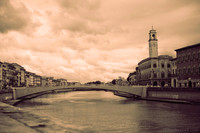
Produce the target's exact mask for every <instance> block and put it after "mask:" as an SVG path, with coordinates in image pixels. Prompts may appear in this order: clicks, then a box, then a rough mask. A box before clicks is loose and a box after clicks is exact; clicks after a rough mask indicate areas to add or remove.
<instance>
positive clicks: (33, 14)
mask: <svg viewBox="0 0 200 133" xmlns="http://www.w3.org/2000/svg"><path fill="white" fill-rule="evenodd" d="M152 25H153V26H154V29H155V30H156V31H157V36H158V52H159V55H171V56H173V57H176V53H175V51H174V50H175V49H178V48H181V47H184V46H188V45H192V44H196V43H199V42H200V1H199V0H0V61H1V62H10V63H18V64H20V65H22V66H23V67H24V68H25V69H26V70H27V71H31V72H34V73H36V74H38V75H41V76H53V77H55V78H66V79H67V80H68V81H78V82H82V83H85V82H89V81H97V80H100V81H103V82H108V81H111V80H112V79H116V78H118V77H119V76H121V77H124V78H127V76H128V74H129V73H131V72H133V71H134V70H135V67H136V66H137V64H138V62H139V61H141V60H142V59H144V58H147V57H148V56H149V50H148V37H149V30H150V29H151V27H152Z"/></svg>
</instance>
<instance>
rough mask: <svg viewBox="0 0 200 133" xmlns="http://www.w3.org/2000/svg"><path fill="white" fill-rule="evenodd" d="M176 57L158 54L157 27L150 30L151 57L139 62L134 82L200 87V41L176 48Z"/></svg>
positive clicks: (138, 83) (175, 86) (174, 86)
mask: <svg viewBox="0 0 200 133" xmlns="http://www.w3.org/2000/svg"><path fill="white" fill-rule="evenodd" d="M175 51H176V58H173V57H172V56H169V55H159V56H158V39H157V32H156V30H155V29H153V28H152V29H151V30H150V32H149V57H148V58H146V59H143V60H142V61H140V62H139V63H138V66H137V67H136V71H135V72H133V73H132V75H131V77H130V78H131V82H132V84H137V85H149V86H160V87H173V88H188V87H189V88H191V87H200V43H198V44H193V45H190V46H187V47H183V48H179V49H176V50H175Z"/></svg>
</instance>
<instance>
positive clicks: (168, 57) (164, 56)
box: [138, 55, 173, 65]
mask: <svg viewBox="0 0 200 133" xmlns="http://www.w3.org/2000/svg"><path fill="white" fill-rule="evenodd" d="M151 59H173V57H172V56H169V55H159V56H158V57H153V58H150V57H148V58H146V59H143V60H141V61H140V62H139V63H138V65H140V64H141V63H144V62H146V61H148V60H151Z"/></svg>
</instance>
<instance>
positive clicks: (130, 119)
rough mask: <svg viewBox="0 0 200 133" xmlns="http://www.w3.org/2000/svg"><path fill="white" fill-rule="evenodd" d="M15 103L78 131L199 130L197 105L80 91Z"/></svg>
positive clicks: (143, 132)
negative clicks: (129, 98) (131, 98)
mask: <svg viewBox="0 0 200 133" xmlns="http://www.w3.org/2000/svg"><path fill="white" fill-rule="evenodd" d="M18 106H19V107H21V108H25V109H26V110H29V111H30V112H32V113H35V114H37V115H40V116H45V117H48V118H49V119H52V120H54V121H55V122H57V124H60V125H62V126H65V127H66V128H70V129H78V130H79V132H81V133H82V132H84V133H93V132H94V133H200V106H199V105H186V104H174V103H164V102H153V101H143V100H128V99H126V98H122V97H118V96H115V95H113V93H111V92H103V91H83V92H81V91H80V92H68V93H57V94H48V95H43V96H40V97H37V98H34V99H31V100H27V101H24V102H22V103H20V104H19V105H18Z"/></svg>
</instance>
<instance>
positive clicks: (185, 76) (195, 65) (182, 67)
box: [175, 43, 200, 87]
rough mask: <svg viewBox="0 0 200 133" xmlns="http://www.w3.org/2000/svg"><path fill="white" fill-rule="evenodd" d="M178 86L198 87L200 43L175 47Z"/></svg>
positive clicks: (199, 78) (199, 80)
mask: <svg viewBox="0 0 200 133" xmlns="http://www.w3.org/2000/svg"><path fill="white" fill-rule="evenodd" d="M175 51H176V55H177V63H176V64H177V79H178V86H179V87H197V86H198V87H200V43H198V44H194V45H191V46H187V47H183V48H180V49H176V50H175Z"/></svg>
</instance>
